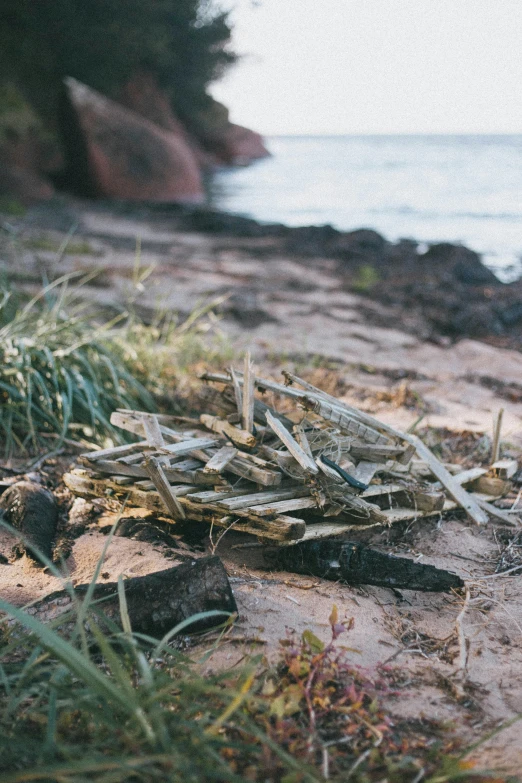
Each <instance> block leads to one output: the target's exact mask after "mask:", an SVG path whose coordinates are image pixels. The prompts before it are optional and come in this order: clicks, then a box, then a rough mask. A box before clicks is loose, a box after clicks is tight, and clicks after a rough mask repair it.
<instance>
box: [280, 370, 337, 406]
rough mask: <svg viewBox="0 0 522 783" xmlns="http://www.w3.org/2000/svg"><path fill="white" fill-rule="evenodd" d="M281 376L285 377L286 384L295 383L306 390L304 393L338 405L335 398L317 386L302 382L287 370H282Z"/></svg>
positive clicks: (301, 379)
mask: <svg viewBox="0 0 522 783" xmlns="http://www.w3.org/2000/svg"><path fill="white" fill-rule="evenodd" d="M282 375H283V376H284V377H285V379H286V381H287V383H289V384H292V383H297V385H298V386H300V387H301V388H302V389H306V391H308V392H311V393H312V394H314V395H317V396H318V397H322V398H323V399H325V400H328V401H329V402H331V403H332V404H333V405H339V400H338V399H337V397H332V395H331V394H328V393H327V392H325V391H323V390H322V389H318V388H317V386H313V385H312V384H311V383H308V381H305V380H303V378H299V376H298V375H294V374H293V373H292V372H289V371H288V370H283V371H282Z"/></svg>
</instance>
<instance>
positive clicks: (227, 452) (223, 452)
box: [203, 446, 237, 473]
mask: <svg viewBox="0 0 522 783" xmlns="http://www.w3.org/2000/svg"><path fill="white" fill-rule="evenodd" d="M235 456H237V449H236V448H234V446H223V448H221V449H219V450H218V451H216V453H215V454H214V456H213V457H211V458H210V459H209V461H208V462H207V464H206V465H205V467H204V468H203V472H204V473H221V471H222V470H223V469H224V468H225V467H226V466H227V465H228V463H229V462H230V461H231V460H233V459H234V457H235Z"/></svg>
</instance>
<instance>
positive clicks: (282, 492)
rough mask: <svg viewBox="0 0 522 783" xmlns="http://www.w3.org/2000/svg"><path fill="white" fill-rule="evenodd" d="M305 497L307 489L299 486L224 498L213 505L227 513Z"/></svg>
mask: <svg viewBox="0 0 522 783" xmlns="http://www.w3.org/2000/svg"><path fill="white" fill-rule="evenodd" d="M307 496H310V490H309V488H308V487H303V486H301V487H290V488H289V489H279V490H276V491H274V492H255V493H253V494H252V493H250V494H249V495H242V496H241V497H232V498H225V499H224V500H216V501H215V504H216V505H217V506H218V507H219V508H223V509H226V510H227V511H235V510H237V509H241V508H248V507H250V506H255V505H262V504H265V505H266V504H267V503H276V502H278V501H279V500H291V499H293V498H302V497H307Z"/></svg>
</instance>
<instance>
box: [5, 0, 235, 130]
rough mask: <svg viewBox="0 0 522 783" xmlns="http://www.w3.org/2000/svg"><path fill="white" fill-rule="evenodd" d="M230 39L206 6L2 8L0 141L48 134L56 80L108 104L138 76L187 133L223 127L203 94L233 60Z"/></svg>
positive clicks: (77, 3) (47, 2)
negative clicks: (84, 87) (159, 94)
mask: <svg viewBox="0 0 522 783" xmlns="http://www.w3.org/2000/svg"><path fill="white" fill-rule="evenodd" d="M230 34H231V28H230V25H229V22H228V18H227V14H226V13H225V12H224V11H222V10H221V9H220V8H219V7H218V6H216V4H215V3H214V2H213V1H212V0H89V2H84V0H36V2H35V0H2V3H1V4H0V139H1V136H2V134H3V133H4V134H5V133H6V132H13V127H14V128H15V130H16V126H17V124H18V125H20V123H22V126H23V128H21V130H24V131H25V130H27V125H28V124H29V126H31V127H34V128H37V127H38V125H40V124H41V125H43V127H44V129H45V132H47V133H49V134H51V135H53V134H54V133H56V132H57V129H56V127H55V123H56V117H57V116H58V110H57V107H58V102H59V98H60V93H61V89H62V80H63V78H64V77H65V76H73V77H74V78H76V79H79V80H80V81H82V82H85V83H86V84H88V85H89V86H90V87H93V88H94V89H96V90H99V91H100V92H102V93H103V94H105V95H108V96H109V97H113V98H116V97H117V96H118V93H119V90H120V89H121V88H122V86H123V85H124V84H125V83H126V82H127V81H128V80H129V78H131V76H132V75H133V74H135V73H137V72H140V71H147V72H149V73H151V74H153V75H154V77H155V78H156V80H157V82H158V84H159V85H160V86H161V88H162V89H163V90H164V91H165V92H166V94H167V95H168V97H169V98H170V100H171V103H172V106H173V107H174V109H175V112H176V114H177V116H178V117H179V118H180V119H181V120H182V122H183V123H184V124H185V125H186V126H187V127H188V128H189V129H191V130H194V131H197V130H198V129H200V128H201V129H205V128H206V127H207V126H208V125H209V124H210V125H213V124H214V123H216V122H219V123H222V122H223V120H225V121H226V119H227V117H226V116H225V117H223V114H225V115H226V110H225V109H224V107H222V106H221V105H220V104H217V103H216V102H215V101H214V100H213V99H212V98H211V97H210V96H209V95H208V93H207V87H208V85H209V83H210V82H211V81H213V80H214V79H216V78H218V77H219V76H220V75H221V74H222V72H223V70H224V69H225V68H226V67H227V66H228V65H230V64H232V63H233V62H234V61H235V60H236V55H235V54H234V53H233V52H232V51H231V50H230V49H229V48H228V42H229V39H230Z"/></svg>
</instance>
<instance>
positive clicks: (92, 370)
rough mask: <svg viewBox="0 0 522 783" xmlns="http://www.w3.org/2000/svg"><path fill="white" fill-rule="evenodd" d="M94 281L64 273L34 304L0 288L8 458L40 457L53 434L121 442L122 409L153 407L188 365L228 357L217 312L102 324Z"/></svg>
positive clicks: (2, 434) (1, 421)
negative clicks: (215, 328) (118, 415)
mask: <svg viewBox="0 0 522 783" xmlns="http://www.w3.org/2000/svg"><path fill="white" fill-rule="evenodd" d="M90 279H91V277H90V276H86V277H83V278H81V279H80V278H79V277H78V276H77V275H68V276H64V277H62V278H60V279H58V280H56V281H54V282H53V283H50V284H49V285H47V286H45V287H44V288H43V289H42V290H41V291H40V292H39V293H38V294H37V295H36V296H35V297H34V298H33V299H31V300H30V301H25V302H24V300H23V298H21V296H20V294H17V293H16V292H14V291H12V290H9V288H8V286H5V287H4V290H3V292H2V291H1V290H0V442H2V443H3V454H2V455H0V457H2V456H3V457H7V456H9V455H11V454H13V453H18V454H24V453H29V452H37V451H38V450H40V449H41V448H42V447H43V445H44V444H46V445H47V446H48V445H49V440H48V438H49V436H50V435H52V436H55V438H57V441H56V448H58V447H59V445H60V442H61V440H63V439H64V438H65V437H67V436H71V435H72V436H73V437H75V438H76V439H78V437H80V438H81V437H84V438H87V439H88V440H97V441H98V442H100V441H103V440H104V439H106V438H110V439H111V440H112V441H113V442H119V441H121V438H122V437H125V436H124V433H122V431H120V430H116V429H114V428H113V427H112V426H111V424H110V416H111V413H112V412H113V411H114V410H115V409H116V408H134V409H136V408H138V409H140V410H155V409H157V407H158V404H160V403H161V401H162V400H170V404H171V405H172V397H173V389H174V387H175V384H176V383H179V381H180V380H183V375H184V373H187V370H188V368H189V366H191V365H193V364H195V363H197V362H200V361H204V360H205V361H207V362H208V361H210V362H212V361H213V360H214V361H218V360H219V361H222V360H223V359H226V358H227V356H228V355H229V354H230V349H229V347H228V343H227V341H226V340H225V339H224V338H222V337H220V336H219V335H214V336H210V335H208V334H207V332H208V331H209V328H211V327H212V323H211V322H210V321H209V317H210V316H211V307H210V306H202V307H201V308H199V309H197V310H196V311H194V313H193V314H192V315H191V316H190V317H189V318H188V319H187V321H185V322H184V323H182V324H180V323H178V322H177V321H176V320H175V319H174V318H172V317H170V316H169V317H167V315H166V314H158V316H157V318H156V319H155V320H154V322H153V323H152V324H149V325H146V324H144V323H142V322H141V321H139V319H138V318H137V317H136V315H135V314H132V313H128V312H127V313H122V314H121V315H120V316H118V317H116V318H114V319H113V320H112V321H109V322H107V321H104V320H103V319H102V318H101V316H100V314H98V317H97V316H96V313H93V312H92V309H90V308H89V307H88V306H87V305H86V304H85V301H83V297H82V286H83V285H85V284H86V283H88V282H89V280H90Z"/></svg>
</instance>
